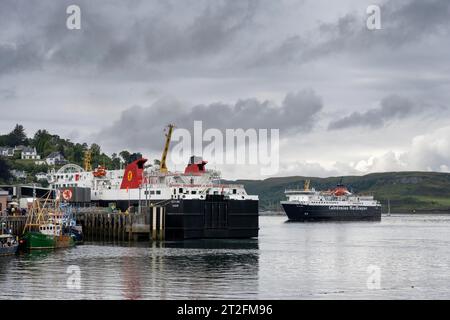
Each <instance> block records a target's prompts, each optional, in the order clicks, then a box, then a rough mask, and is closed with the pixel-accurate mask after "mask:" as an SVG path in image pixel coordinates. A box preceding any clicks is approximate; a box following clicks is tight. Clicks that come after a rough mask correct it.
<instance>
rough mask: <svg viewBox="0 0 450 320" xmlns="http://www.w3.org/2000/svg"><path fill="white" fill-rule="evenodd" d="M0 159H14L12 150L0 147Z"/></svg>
mask: <svg viewBox="0 0 450 320" xmlns="http://www.w3.org/2000/svg"><path fill="white" fill-rule="evenodd" d="M0 156H1V157H14V148H8V147H0Z"/></svg>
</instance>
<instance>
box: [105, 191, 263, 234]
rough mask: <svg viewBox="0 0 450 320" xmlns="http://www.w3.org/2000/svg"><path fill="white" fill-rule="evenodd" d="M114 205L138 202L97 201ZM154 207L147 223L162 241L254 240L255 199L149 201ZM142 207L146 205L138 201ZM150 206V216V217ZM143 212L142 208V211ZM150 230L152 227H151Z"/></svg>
mask: <svg viewBox="0 0 450 320" xmlns="http://www.w3.org/2000/svg"><path fill="white" fill-rule="evenodd" d="M111 203H115V204H116V207H117V208H123V207H126V208H128V207H129V206H131V207H134V208H135V210H136V209H137V206H138V201H131V202H128V201H126V203H125V202H124V203H121V202H117V201H116V202H114V201H102V202H98V204H99V205H100V206H108V204H109V205H110V204H111ZM149 204H151V205H153V206H157V207H158V208H157V209H158V210H157V211H156V214H155V218H153V216H150V217H149V219H148V220H149V221H151V223H154V224H155V225H156V226H157V229H158V230H159V229H161V231H162V232H163V233H164V239H165V240H183V239H209V238H214V239H238V238H256V237H258V231H259V213H258V201H257V200H232V199H227V198H225V197H223V196H221V195H210V196H207V197H206V199H204V200H203V199H169V200H166V201H157V202H154V203H153V202H152V201H149ZM141 205H142V208H144V207H145V205H146V202H145V201H141ZM152 208H153V207H151V206H150V209H151V210H150V212H149V214H151V215H153V211H152V210H153V209H152ZM142 210H143V211H145V209H142ZM150 227H151V228H152V229H153V228H154V227H153V226H150Z"/></svg>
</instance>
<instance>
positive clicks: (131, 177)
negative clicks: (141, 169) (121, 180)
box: [127, 171, 133, 181]
mask: <svg viewBox="0 0 450 320" xmlns="http://www.w3.org/2000/svg"><path fill="white" fill-rule="evenodd" d="M127 179H128V181H131V180H133V172H132V171H128V175H127Z"/></svg>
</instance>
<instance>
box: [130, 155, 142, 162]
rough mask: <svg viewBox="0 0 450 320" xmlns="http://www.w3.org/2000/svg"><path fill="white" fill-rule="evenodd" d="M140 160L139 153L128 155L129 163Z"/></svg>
mask: <svg viewBox="0 0 450 320" xmlns="http://www.w3.org/2000/svg"><path fill="white" fill-rule="evenodd" d="M141 158H142V154H141V153H140V152H134V153H133V154H132V155H130V163H131V162H133V161H136V160H138V159H141Z"/></svg>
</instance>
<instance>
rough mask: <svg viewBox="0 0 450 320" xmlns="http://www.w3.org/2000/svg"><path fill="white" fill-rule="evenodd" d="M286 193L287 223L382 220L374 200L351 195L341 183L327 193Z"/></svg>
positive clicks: (308, 189)
mask: <svg viewBox="0 0 450 320" xmlns="http://www.w3.org/2000/svg"><path fill="white" fill-rule="evenodd" d="M309 185H310V181H309V180H307V181H305V185H304V188H303V190H298V189H296V190H292V189H291V190H286V191H285V194H286V196H287V200H286V201H281V206H282V207H283V209H284V211H285V213H286V215H287V216H288V218H289V220H293V221H314V220H381V204H380V202H379V201H377V200H375V199H374V198H373V196H362V195H355V194H352V193H351V192H350V191H349V190H348V189H347V188H346V187H345V186H344V185H343V184H342V183H340V184H338V185H337V186H336V188H334V189H333V190H328V191H322V192H321V191H316V190H315V189H314V188H313V189H310V188H309Z"/></svg>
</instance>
